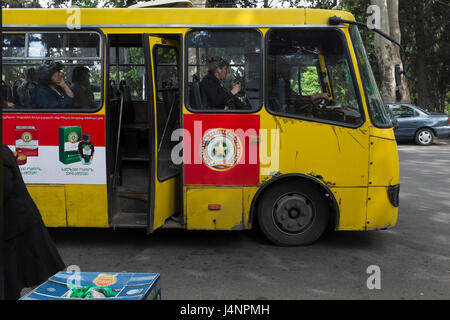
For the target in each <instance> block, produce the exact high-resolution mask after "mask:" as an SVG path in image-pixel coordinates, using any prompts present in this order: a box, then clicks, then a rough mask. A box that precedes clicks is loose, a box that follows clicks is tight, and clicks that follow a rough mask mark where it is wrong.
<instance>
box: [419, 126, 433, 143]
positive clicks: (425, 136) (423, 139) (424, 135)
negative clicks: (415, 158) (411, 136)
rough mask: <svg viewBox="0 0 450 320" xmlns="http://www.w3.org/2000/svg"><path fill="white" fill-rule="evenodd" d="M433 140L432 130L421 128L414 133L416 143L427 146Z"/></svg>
mask: <svg viewBox="0 0 450 320" xmlns="http://www.w3.org/2000/svg"><path fill="white" fill-rule="evenodd" d="M433 140H434V135H433V132H432V131H431V130H430V129H428V128H422V129H420V130H419V131H417V133H416V137H415V141H416V144H418V145H421V146H429V145H432V144H433Z"/></svg>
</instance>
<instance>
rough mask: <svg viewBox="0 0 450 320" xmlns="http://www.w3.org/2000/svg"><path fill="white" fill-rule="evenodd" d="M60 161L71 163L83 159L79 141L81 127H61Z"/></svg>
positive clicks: (59, 129)
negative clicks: (79, 150) (79, 149)
mask: <svg viewBox="0 0 450 320" xmlns="http://www.w3.org/2000/svg"><path fill="white" fill-rule="evenodd" d="M58 131H59V132H58V134H59V161H61V162H62V163H64V164H70V163H74V162H79V161H81V158H80V153H79V152H78V143H80V141H81V127H77V126H72V127H59V128H58Z"/></svg>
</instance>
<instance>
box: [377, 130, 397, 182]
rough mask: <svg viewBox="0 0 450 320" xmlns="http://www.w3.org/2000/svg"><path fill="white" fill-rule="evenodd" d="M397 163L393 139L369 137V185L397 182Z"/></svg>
mask: <svg viewBox="0 0 450 320" xmlns="http://www.w3.org/2000/svg"><path fill="white" fill-rule="evenodd" d="M385 131H389V130H385ZM391 131H392V130H391ZM398 163H399V162H398V152H397V143H396V141H395V140H388V139H382V138H378V137H373V136H371V137H370V165H369V186H370V187H375V186H377V187H381V186H383V187H384V186H393V185H397V184H399V176H400V172H399V165H398Z"/></svg>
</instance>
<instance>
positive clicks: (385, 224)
mask: <svg viewBox="0 0 450 320" xmlns="http://www.w3.org/2000/svg"><path fill="white" fill-rule="evenodd" d="M368 197H369V200H368V201H367V203H368V204H367V230H376V229H386V228H391V227H394V226H395V224H396V223H397V217H398V208H396V207H394V206H393V205H392V204H391V202H390V200H389V196H388V192H387V188H386V187H373V188H372V187H369V191H368Z"/></svg>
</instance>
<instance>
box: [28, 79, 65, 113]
mask: <svg viewBox="0 0 450 320" xmlns="http://www.w3.org/2000/svg"><path fill="white" fill-rule="evenodd" d="M56 89H57V90H58V92H59V93H60V95H59V94H57V93H56V92H55V91H54V90H52V89H50V87H48V86H44V85H42V84H38V85H37V86H36V88H35V89H34V90H33V93H32V94H31V104H32V105H33V106H34V107H36V108H39V109H67V108H70V107H72V104H73V99H72V98H70V97H68V96H67V95H66V93H65V92H64V90H63V89H61V88H60V87H58V86H56Z"/></svg>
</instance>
